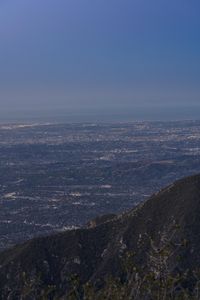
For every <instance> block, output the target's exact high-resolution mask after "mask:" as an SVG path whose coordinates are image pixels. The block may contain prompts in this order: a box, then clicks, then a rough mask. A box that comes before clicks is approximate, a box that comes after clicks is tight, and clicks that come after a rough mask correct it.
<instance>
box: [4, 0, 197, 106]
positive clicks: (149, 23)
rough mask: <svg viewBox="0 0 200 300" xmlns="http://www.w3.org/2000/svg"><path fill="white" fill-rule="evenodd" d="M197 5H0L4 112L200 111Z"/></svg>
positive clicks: (53, 1)
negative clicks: (183, 108)
mask: <svg viewBox="0 0 200 300" xmlns="http://www.w3.org/2000/svg"><path fill="white" fill-rule="evenodd" d="M199 96H200V2H199V1H197V0H190V1H189V0H188V1H186V0H165V1H164V0H151V1H149V0H48V1H47V0H1V1H0V108H1V111H2V110H14V109H16V110H19V109H25V110H26V109H29V110H35V109H45V108H48V109H65V110H70V109H75V110H76V109H78V110H81V109H88V108H90V109H93V108H94V109H95V108H96V109H103V108H109V109H112V108H113V109H115V108H116V107H117V108H119V109H120V108H121V107H123V108H127V109H129V108H134V107H149V106H152V107H153V106H155V107H156V106H159V107H166V106H171V107H174V106H176V107H177V106H188V105H194V106H195V105H199Z"/></svg>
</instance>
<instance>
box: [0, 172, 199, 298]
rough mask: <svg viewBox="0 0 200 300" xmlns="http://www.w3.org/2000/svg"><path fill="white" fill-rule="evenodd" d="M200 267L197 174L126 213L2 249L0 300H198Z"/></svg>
mask: <svg viewBox="0 0 200 300" xmlns="http://www.w3.org/2000/svg"><path fill="white" fill-rule="evenodd" d="M199 269H200V175H196V176H193V177H188V178H184V179H182V180H179V181H177V182H175V183H174V184H173V185H171V186H169V187H167V188H165V189H163V190H162V191H160V192H159V193H157V194H154V195H153V196H152V197H151V198H150V199H149V200H148V201H146V202H144V203H143V204H141V205H139V206H137V207H136V208H134V209H133V210H131V211H129V212H128V213H124V214H122V215H118V216H114V215H110V216H107V217H105V218H102V217H101V218H99V219H98V218H97V220H96V221H95V220H94V221H93V222H91V223H90V224H88V227H87V228H82V229H77V230H72V231H66V232H64V233H59V234H56V235H52V236H47V237H41V238H36V239H33V240H30V241H28V242H26V243H24V244H22V245H18V246H16V247H14V248H12V249H9V250H6V251H4V252H2V253H1V255H0V291H1V297H0V299H11V300H12V299H13V300H14V299H83V298H84V297H85V298H84V299H94V300H95V299H120V298H117V297H120V295H123V299H190V298H189V296H188V298H180V297H182V296H181V295H182V294H183V293H185V294H187V295H191V297H192V296H193V297H198V295H197V296H196V294H195V293H196V290H198V289H195V287H197V286H198V282H199V281H200V277H199V275H198V274H199V273H198V271H199ZM108 278H109V279H108ZM89 283H90V285H89ZM109 287H110V288H109ZM87 289H88V290H87ZM86 290H87V293H88V294H87V293H86ZM103 291H104V292H105V294H104V298H103V296H101V295H103ZM115 291H116V296H113V295H114V293H115ZM86 294H87V296H86ZM92 294H93V296H91V295H92ZM159 294H160V298H158V297H157V296H156V297H154V296H153V295H159ZM164 294H166V295H165V298H164V297H163V298H161V295H164ZM84 295H85V296H84ZM105 295H106V296H105ZM170 295H173V297H174V298H173V297H172V296H170ZM175 296H177V297H179V298H175ZM92 297H93V298H92ZM170 297H171V298H170ZM191 299H200V297H199V298H191Z"/></svg>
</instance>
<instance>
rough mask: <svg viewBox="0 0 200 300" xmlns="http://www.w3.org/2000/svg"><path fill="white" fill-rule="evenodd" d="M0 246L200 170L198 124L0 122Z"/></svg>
mask: <svg viewBox="0 0 200 300" xmlns="http://www.w3.org/2000/svg"><path fill="white" fill-rule="evenodd" d="M0 155H1V160H0V193H1V197H0V207H1V209H0V249H3V248H5V247H10V246H11V245H13V244H15V243H18V242H21V241H24V240H26V239H29V238H32V237H34V236H37V235H41V234H48V233H50V232H53V231H63V230H67V229H69V228H71V227H75V226H80V225H84V224H86V223H87V221H88V220H90V219H92V218H94V217H96V216H97V215H103V214H108V213H119V212H123V211H125V210H127V209H129V208H131V207H133V206H134V205H136V204H137V203H139V202H140V201H142V200H144V199H145V198H147V197H149V196H150V195H151V194H152V193H154V192H157V191H158V190H159V189H161V188H162V187H163V186H166V185H167V184H169V183H171V182H173V181H174V180H176V179H178V178H180V177H183V176H187V175H190V174H194V173H198V172H200V122H199V121H185V122H183V121H181V122H135V123H118V124H95V123H88V124H87V123H84V124H1V125H0Z"/></svg>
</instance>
